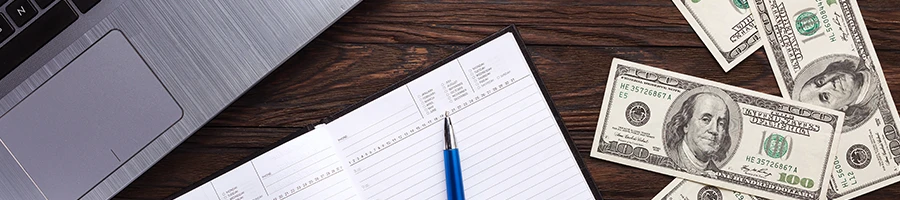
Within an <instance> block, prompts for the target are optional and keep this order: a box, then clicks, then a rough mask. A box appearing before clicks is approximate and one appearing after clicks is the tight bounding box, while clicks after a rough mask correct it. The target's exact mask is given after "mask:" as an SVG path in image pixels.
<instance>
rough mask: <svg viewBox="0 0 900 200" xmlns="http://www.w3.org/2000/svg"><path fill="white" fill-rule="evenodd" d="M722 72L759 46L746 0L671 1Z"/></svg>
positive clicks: (759, 42) (729, 68)
mask: <svg viewBox="0 0 900 200" xmlns="http://www.w3.org/2000/svg"><path fill="white" fill-rule="evenodd" d="M672 1H673V2H675V6H676V7H678V10H679V11H681V15H684V18H685V19H687V21H688V23H689V24H691V27H693V28H694V32H697V35H698V36H700V40H702V41H703V44H705V45H706V48H707V49H709V51H710V52H711V53H712V55H713V57H715V58H716V61H718V62H719V65H720V66H721V67H722V69H723V70H725V72H728V71H730V70H731V69H732V68H734V66H735V65H737V64H738V63H740V62H741V61H743V60H744V59H746V58H747V57H748V56H750V54H753V52H755V51H756V50H757V49H759V48H760V47H762V42H761V41H760V38H759V34H758V32H759V31H757V30H756V23H755V22H754V21H753V17H751V16H750V10H749V9H750V4H749V3H747V0H726V1H722V0H672Z"/></svg>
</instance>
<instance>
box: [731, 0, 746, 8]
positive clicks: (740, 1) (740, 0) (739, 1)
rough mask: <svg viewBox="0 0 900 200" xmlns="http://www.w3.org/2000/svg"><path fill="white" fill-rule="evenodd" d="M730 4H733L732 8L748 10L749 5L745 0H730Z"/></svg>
mask: <svg viewBox="0 0 900 200" xmlns="http://www.w3.org/2000/svg"><path fill="white" fill-rule="evenodd" d="M731 4H734V7H737V8H739V9H750V4H749V3H747V0H731Z"/></svg>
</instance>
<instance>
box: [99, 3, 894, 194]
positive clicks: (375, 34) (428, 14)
mask: <svg viewBox="0 0 900 200" xmlns="http://www.w3.org/2000/svg"><path fill="white" fill-rule="evenodd" d="M859 3H860V7H861V10H862V14H863V16H864V17H865V22H866V24H867V26H868V28H869V33H870V34H871V37H872V41H873V43H874V44H875V48H876V50H877V53H878V56H879V57H880V59H881V63H882V65H883V66H884V73H885V75H886V76H887V77H886V78H887V81H888V83H890V88H891V91H892V93H893V94H894V101H895V102H900V98H897V97H898V96H900V68H897V67H895V64H896V63H900V56H898V53H900V36H898V35H900V1H896V0H859ZM509 24H516V25H517V27H518V28H519V31H520V32H521V33H522V36H523V37H524V40H525V43H526V45H527V49H528V52H529V53H530V54H531V56H532V58H533V59H534V62H535V64H536V65H537V67H538V69H539V73H540V76H541V78H542V79H543V80H544V82H545V83H546V86H547V89H548V90H549V91H550V94H551V98H552V99H553V101H554V103H555V104H556V107H557V108H558V109H559V112H560V114H561V115H562V116H563V121H564V122H565V124H566V126H567V128H568V129H569V131H570V134H571V136H572V138H573V139H574V140H575V144H576V146H577V148H578V149H579V152H580V153H581V156H582V159H584V161H585V163H586V164H587V166H588V168H589V169H590V173H591V175H592V176H593V178H594V180H595V181H596V183H597V187H598V188H599V190H600V192H601V193H602V195H603V196H604V197H605V198H607V199H650V198H651V197H653V196H654V195H656V193H657V192H659V191H660V190H661V189H662V188H663V187H664V186H665V185H666V184H668V183H669V182H670V181H671V180H672V178H671V177H669V176H666V175H661V174H657V173H653V172H649V171H645V170H641V169H637V168H632V167H628V166H624V165H619V164H615V163H611V162H607V161H602V160H599V159H595V158H590V157H589V153H588V149H589V148H590V146H591V142H592V138H593V134H594V129H595V126H596V123H597V116H598V115H599V111H600V101H601V100H602V99H603V92H604V89H605V84H606V77H607V74H608V72H609V66H610V62H611V61H612V58H613V57H619V58H624V59H628V60H632V61H636V62H640V63H644V64H648V65H652V66H656V67H660V68H664V69H668V70H672V71H676V72H681V73H685V74H688V75H693V76H698V77H702V78H706V79H710V80H713V81H718V82H723V83H726V84H730V85H735V86H739V87H743V88H747V89H751V90H756V91H760V92H764V93H769V94H772V95H779V96H780V94H779V90H778V85H777V84H776V82H775V77H774V76H773V74H772V70H771V68H769V66H768V61H767V59H766V56H765V53H764V51H763V50H762V49H760V50H759V51H757V52H755V53H754V54H753V55H752V56H750V57H749V58H748V59H747V60H745V61H744V62H743V63H741V64H740V65H738V66H737V67H736V68H735V69H734V70H732V71H731V72H729V73H727V74H726V73H724V72H723V71H722V70H721V68H720V67H719V66H718V64H717V63H716V61H715V59H714V58H713V57H712V56H711V55H710V53H709V51H708V50H707V49H706V48H705V47H704V46H703V44H702V42H701V41H700V39H699V38H698V37H697V35H696V34H695V33H694V31H693V30H692V29H691V27H690V26H689V25H688V24H687V21H685V19H684V18H683V17H682V15H681V13H680V12H678V10H677V9H676V8H675V6H674V5H673V3H672V2H671V1H669V0H652V1H651V0H639V1H627V0H624V1H623V0H597V1H580V0H564V1H563V0H560V1H545V0H523V1H506V0H474V1H465V2H457V1H443V0H426V1H414V0H366V1H364V2H362V3H361V4H360V5H359V6H357V7H356V8H354V9H353V10H352V11H351V12H350V13H348V14H347V15H346V16H345V17H343V18H342V19H340V21H338V22H337V23H336V24H334V25H333V26H332V27H331V28H329V29H327V30H326V31H325V32H324V33H322V35H321V36H319V37H318V38H317V39H315V40H314V41H312V42H311V43H310V44H309V45H308V46H306V47H305V48H303V49H302V50H301V51H300V52H299V53H297V54H296V55H294V56H293V57H292V58H290V59H289V60H288V61H287V62H286V63H284V64H283V65H282V66H281V67H279V68H278V69H277V70H275V71H274V72H273V73H272V74H271V75H269V76H268V77H266V78H265V79H263V80H262V81H261V82H260V83H259V84H258V85H256V86H255V87H253V88H252V89H250V90H249V91H248V92H247V93H246V94H244V95H243V96H242V97H241V98H239V99H238V100H237V101H235V102H234V103H233V104H232V105H231V106H229V107H228V108H226V109H225V110H224V111H223V112H222V113H220V114H219V115H218V116H217V117H216V118H215V119H213V120H212V121H210V122H209V123H208V124H206V126H204V127H203V128H202V129H200V130H199V131H198V132H197V133H195V134H194V135H193V136H191V137H190V138H188V139H187V140H186V141H185V142H184V143H182V144H181V145H179V146H178V147H177V148H176V149H175V150H173V151H172V152H171V153H169V154H168V155H167V156H165V157H164V158H163V159H162V160H160V161H159V162H158V163H156V165H154V166H153V167H152V168H150V169H149V170H148V171H147V172H146V173H144V174H143V175H142V176H141V177H139V178H138V179H137V180H135V181H134V182H133V183H132V184H131V185H129V186H128V187H127V188H125V189H124V190H123V191H122V192H120V193H119V194H118V195H117V196H116V198H122V199H160V198H164V197H167V196H169V195H171V194H173V193H175V192H178V191H179V190H182V189H183V188H184V187H187V186H189V185H191V184H194V183H195V182H197V181H199V180H200V179H202V178H204V177H207V176H209V175H210V174H213V173H215V172H217V171H219V170H221V169H223V168H224V167H226V166H228V165H231V164H233V163H234V162H236V161H239V160H241V159H243V158H245V157H247V156H248V155H250V154H252V153H254V152H257V151H259V150H261V149H263V148H265V147H267V146H270V145H271V144H273V143H274V142H276V141H278V140H279V139H281V138H284V137H286V136H288V135H290V134H291V133H293V132H295V131H297V130H299V129H300V128H301V127H304V126H306V125H310V124H313V123H315V122H317V121H318V120H320V119H322V118H324V117H325V116H328V115H330V114H333V113H335V112H337V111H340V110H341V109H343V108H345V107H347V106H349V105H351V104H353V103H356V102H358V101H360V100H362V99H363V98H365V97H366V96H368V95H371V94H373V93H375V92H377V91H378V90H380V89H383V88H385V87H387V86H388V85H390V84H391V83H394V82H396V81H399V80H401V79H402V78H404V77H406V76H407V75H410V74H411V73H413V72H415V71H417V70H420V69H423V68H425V67H427V66H429V65H430V64H432V63H434V62H436V61H438V60H440V59H442V58H445V57H447V56H449V55H450V54H452V53H454V52H456V51H458V50H461V49H463V48H465V47H466V46H467V45H470V44H472V43H474V42H476V41H478V40H479V39H481V38H483V37H486V36H488V35H490V34H491V33H493V32H495V31H498V30H500V29H501V28H503V27H505V26H507V25H509ZM898 195H900V185H898V184H895V185H891V186H889V187H886V188H883V189H880V190H878V191H875V192H872V193H870V194H867V195H866V196H863V197H861V198H860V199H895V198H896V196H898Z"/></svg>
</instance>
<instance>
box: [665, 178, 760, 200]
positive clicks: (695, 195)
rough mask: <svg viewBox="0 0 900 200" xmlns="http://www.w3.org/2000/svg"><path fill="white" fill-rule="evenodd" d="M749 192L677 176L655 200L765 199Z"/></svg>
mask: <svg viewBox="0 0 900 200" xmlns="http://www.w3.org/2000/svg"><path fill="white" fill-rule="evenodd" d="M763 199H764V198H760V197H756V196H753V195H749V194H744V193H740V192H735V191H731V190H728V189H722V188H717V187H715V186H708V185H703V184H700V183H697V182H693V181H689V180H685V179H681V178H675V180H672V182H671V183H669V185H668V186H666V188H663V190H662V191H661V192H659V194H656V196H655V197H653V200H763Z"/></svg>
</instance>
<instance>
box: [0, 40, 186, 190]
mask: <svg viewBox="0 0 900 200" xmlns="http://www.w3.org/2000/svg"><path fill="white" fill-rule="evenodd" d="M181 116H182V110H181V108H180V107H179V106H178V104H176V103H175V100H174V99H173V98H172V96H171V95H170V94H169V93H168V91H167V90H166V89H165V88H164V87H163V85H162V83H161V82H160V81H159V79H157V77H156V76H155V75H154V73H153V72H152V71H151V70H150V68H149V67H148V66H147V64H146V63H145V62H144V61H143V59H142V58H141V57H140V56H139V55H138V53H137V51H135V49H134V47H132V46H131V44H130V43H129V42H128V40H127V39H126V38H125V36H124V35H123V34H122V33H121V32H119V31H117V30H114V31H110V33H109V34H107V35H106V36H104V37H103V38H102V39H100V40H99V41H97V42H96V43H95V44H94V45H93V46H91V47H90V48H88V50H86V51H85V52H83V53H82V54H81V55H80V56H78V58H76V59H75V60H74V61H72V62H71V63H69V64H68V65H67V66H66V67H65V68H63V69H62V70H61V71H60V72H59V73H57V74H56V75H54V76H53V77H52V78H50V80H48V81H47V82H45V83H44V84H43V85H42V86H40V87H39V88H38V89H37V90H35V91H34V92H33V93H32V94H30V95H29V96H28V97H26V98H25V100H23V101H22V102H20V103H19V104H18V105H16V106H15V107H13V109H11V110H10V111H9V112H8V113H6V114H5V115H4V116H2V117H0V140H2V141H3V144H5V145H6V146H7V147H8V148H9V151H10V152H11V153H12V154H13V156H15V158H16V160H18V162H19V163H20V164H21V166H22V167H23V168H24V169H25V171H26V172H27V173H28V175H30V176H31V178H32V179H33V180H34V182H35V184H37V186H38V187H39V188H40V189H41V190H42V191H43V193H44V194H45V195H46V196H47V197H48V198H49V199H75V198H78V197H80V196H81V195H83V194H84V192H86V191H87V190H89V189H90V188H91V187H93V186H94V185H95V184H96V183H98V182H100V181H101V180H102V179H104V178H105V177H106V176H107V175H109V173H111V172H112V171H113V170H115V169H116V168H118V167H119V166H120V165H121V164H122V163H124V161H126V160H127V159H129V158H131V156H132V155H134V154H135V153H137V152H138V151H139V150H140V149H142V148H144V147H145V146H146V145H147V144H149V142H150V141H152V140H153V139H155V138H156V137H157V136H159V135H160V134H161V133H163V132H164V131H166V130H167V129H168V128H169V127H171V126H172V124H174V123H175V122H177V121H178V120H179V119H180V118H181Z"/></svg>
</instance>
